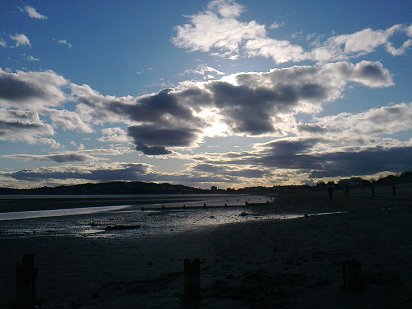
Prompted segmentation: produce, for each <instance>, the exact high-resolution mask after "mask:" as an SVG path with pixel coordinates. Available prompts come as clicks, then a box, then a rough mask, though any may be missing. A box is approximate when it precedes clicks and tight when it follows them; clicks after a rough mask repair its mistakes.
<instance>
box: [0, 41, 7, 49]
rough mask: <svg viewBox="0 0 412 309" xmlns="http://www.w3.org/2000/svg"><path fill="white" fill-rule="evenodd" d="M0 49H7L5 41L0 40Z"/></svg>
mask: <svg viewBox="0 0 412 309" xmlns="http://www.w3.org/2000/svg"><path fill="white" fill-rule="evenodd" d="M0 47H3V48H6V47H7V43H6V41H5V40H3V39H0Z"/></svg>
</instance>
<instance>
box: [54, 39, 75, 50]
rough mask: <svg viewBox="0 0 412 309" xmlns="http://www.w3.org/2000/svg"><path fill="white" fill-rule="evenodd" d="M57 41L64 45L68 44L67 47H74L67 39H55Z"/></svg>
mask: <svg viewBox="0 0 412 309" xmlns="http://www.w3.org/2000/svg"><path fill="white" fill-rule="evenodd" d="M55 41H56V42H57V44H60V45H64V46H66V47H67V48H72V47H73V46H72V44H70V43H69V42H67V40H64V39H60V40H55Z"/></svg>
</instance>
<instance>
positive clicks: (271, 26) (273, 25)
mask: <svg viewBox="0 0 412 309" xmlns="http://www.w3.org/2000/svg"><path fill="white" fill-rule="evenodd" d="M284 25H285V23H284V22H280V23H279V22H276V21H275V22H273V23H272V24H271V25H270V26H269V29H279V28H281V27H283V26H284Z"/></svg>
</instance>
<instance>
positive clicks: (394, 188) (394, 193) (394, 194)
mask: <svg viewBox="0 0 412 309" xmlns="http://www.w3.org/2000/svg"><path fill="white" fill-rule="evenodd" d="M392 195H393V196H396V186H395V185H392Z"/></svg>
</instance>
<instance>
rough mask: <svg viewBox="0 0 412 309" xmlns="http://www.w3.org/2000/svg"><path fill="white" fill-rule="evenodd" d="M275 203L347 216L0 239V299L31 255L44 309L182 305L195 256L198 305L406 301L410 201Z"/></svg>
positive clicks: (8, 295) (8, 294)
mask: <svg viewBox="0 0 412 309" xmlns="http://www.w3.org/2000/svg"><path fill="white" fill-rule="evenodd" d="M276 205H277V206H274V210H275V211H276V212H281V211H282V210H286V209H294V210H300V211H303V212H305V213H312V212H317V211H325V212H328V211H348V212H347V213H343V214H338V215H327V216H309V217H307V218H300V219H294V220H284V221H279V220H278V221H264V222H247V223H236V224H226V225H220V226H215V227H211V228H202V229H196V230H194V231H191V232H186V233H180V234H178V233H174V234H171V235H167V236H161V237H156V236H147V237H144V238H141V239H130V238H128V239H86V238H74V237H36V238H22V239H17V240H7V239H0V248H1V251H0V267H1V269H0V270H1V274H2V277H1V279H0V280H1V286H0V299H1V302H0V304H2V305H3V307H5V308H8V306H7V305H6V304H10V303H12V302H13V297H14V284H15V281H14V280H15V279H14V271H15V263H16V262H17V261H20V259H21V257H22V255H23V254H24V253H25V252H33V253H34V254H35V263H36V265H37V267H38V272H39V273H38V281H37V285H38V287H37V294H38V297H39V298H40V301H41V308H70V306H72V307H73V308H76V307H78V308H153V307H154V308H156V307H158V308H166V307H167V308H179V307H182V306H183V303H182V299H181V298H182V295H183V279H184V278H183V259H184V258H187V257H190V258H191V257H199V258H200V260H201V295H202V301H201V307H203V308H220V307H222V308H223V307H226V308H242V307H245V308H249V307H254V308H266V307H276V308H411V307H412V199H411V198H410V197H407V196H403V197H397V198H394V197H390V196H388V197H385V198H383V197H379V198H376V199H375V200H372V199H370V198H369V197H367V196H364V197H352V198H351V199H349V202H348V201H345V200H343V199H338V200H337V201H332V202H330V201H328V200H327V197H326V196H324V195H322V196H315V195H313V194H300V195H290V196H284V197H281V198H279V200H277V202H276ZM350 258H357V259H358V260H360V261H361V262H362V264H363V289H362V290H360V291H357V292H349V291H343V290H342V288H341V286H342V262H343V261H344V260H347V259H350ZM187 307H189V306H187Z"/></svg>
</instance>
